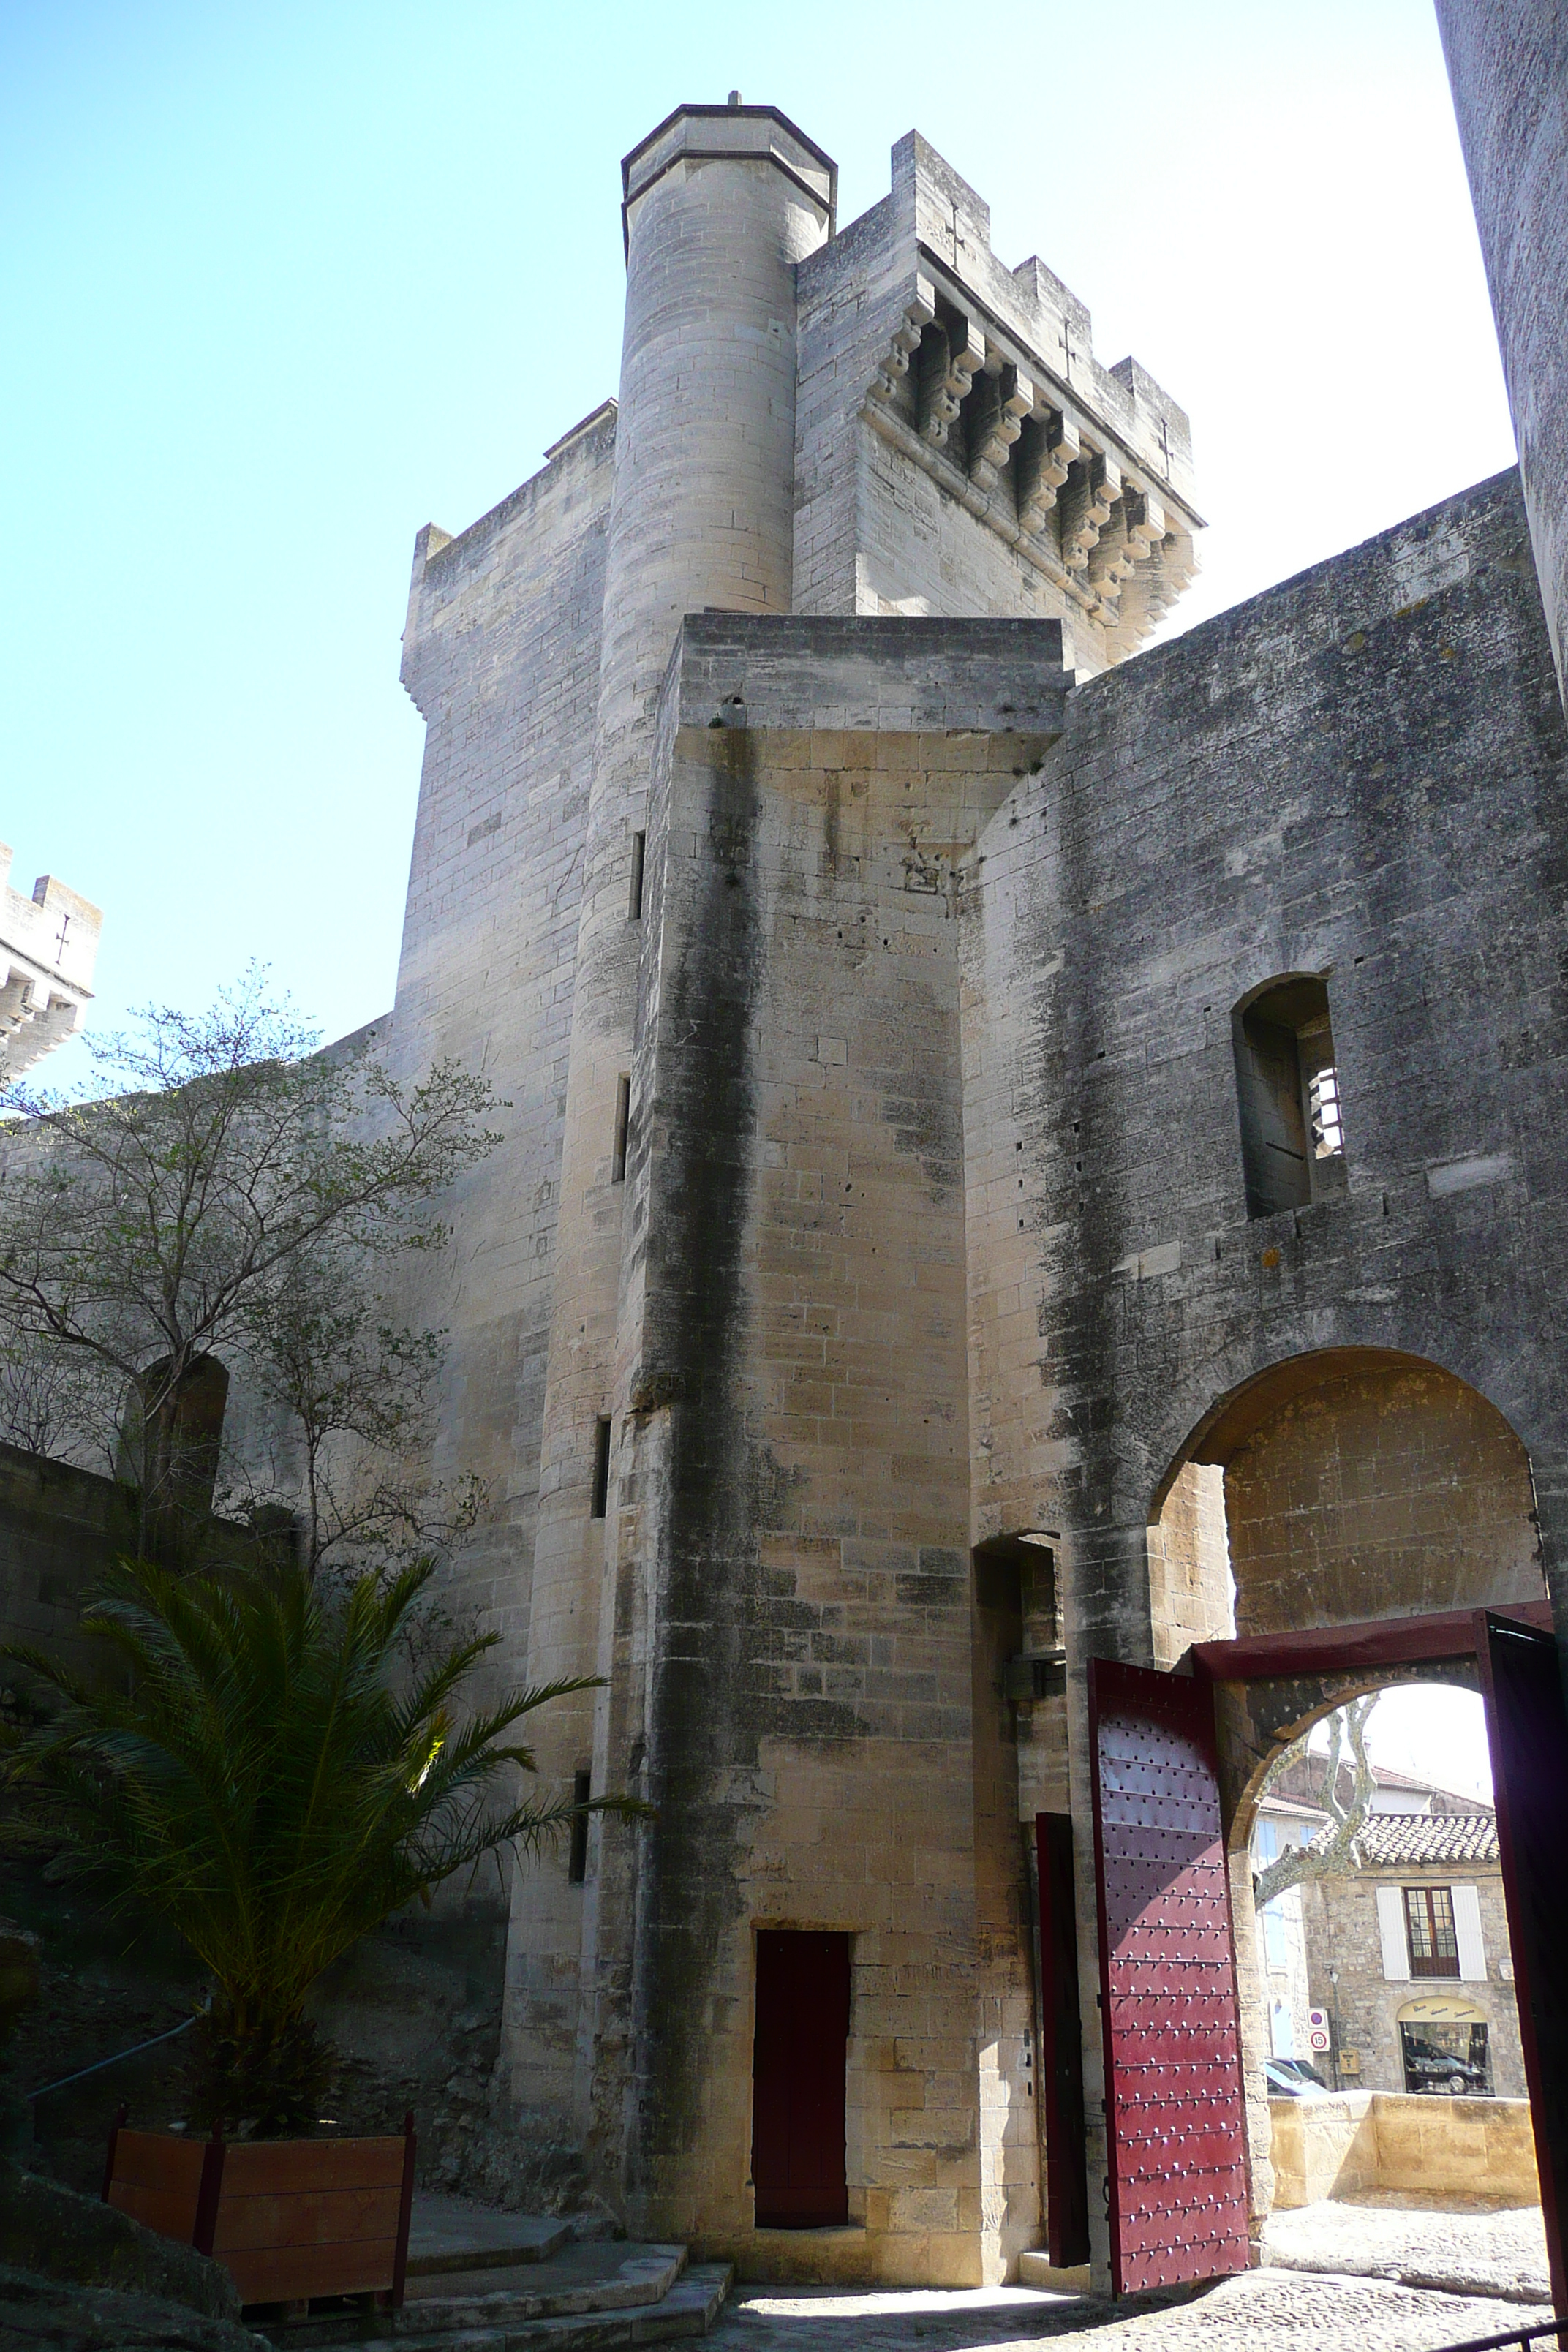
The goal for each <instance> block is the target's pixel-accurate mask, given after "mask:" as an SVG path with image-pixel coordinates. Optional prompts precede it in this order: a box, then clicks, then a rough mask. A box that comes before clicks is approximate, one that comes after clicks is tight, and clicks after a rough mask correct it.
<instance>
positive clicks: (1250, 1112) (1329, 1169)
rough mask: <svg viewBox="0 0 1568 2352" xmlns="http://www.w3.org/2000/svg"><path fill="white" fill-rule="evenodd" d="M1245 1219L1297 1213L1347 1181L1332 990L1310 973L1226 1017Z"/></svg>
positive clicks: (1261, 993)
mask: <svg viewBox="0 0 1568 2352" xmlns="http://www.w3.org/2000/svg"><path fill="white" fill-rule="evenodd" d="M1231 1034H1232V1039H1233V1042H1234V1044H1235V1047H1236V1100H1237V1111H1238V1113H1239V1115H1240V1119H1241V1160H1242V1167H1243V1171H1244V1172H1245V1174H1246V1178H1247V1215H1248V1216H1249V1217H1270V1216H1272V1215H1273V1214H1274V1213H1275V1212H1276V1210H1279V1209H1299V1208H1302V1207H1304V1206H1305V1205H1306V1203H1307V1202H1309V1201H1318V1200H1321V1199H1322V1198H1323V1197H1324V1196H1325V1195H1326V1194H1327V1193H1329V1192H1342V1190H1343V1189H1344V1181H1345V1137H1344V1119H1343V1114H1342V1108H1341V1103H1340V1075H1339V1069H1338V1066H1337V1064H1336V1062H1335V1059H1334V1036H1333V1028H1332V1024H1331V1022H1330V1019H1329V992H1328V988H1327V986H1326V985H1325V983H1324V982H1323V981H1322V980H1321V978H1320V977H1318V976H1317V975H1316V974H1313V973H1301V974H1296V975H1293V976H1292V977H1290V978H1289V979H1286V980H1276V981H1271V982H1269V983H1268V986H1267V987H1266V988H1262V989H1258V990H1257V991H1256V992H1254V993H1253V994H1252V995H1250V996H1246V997H1243V999H1242V1001H1241V1003H1239V1004H1238V1005H1237V1008H1236V1011H1235V1012H1234V1013H1232V1015H1231Z"/></svg>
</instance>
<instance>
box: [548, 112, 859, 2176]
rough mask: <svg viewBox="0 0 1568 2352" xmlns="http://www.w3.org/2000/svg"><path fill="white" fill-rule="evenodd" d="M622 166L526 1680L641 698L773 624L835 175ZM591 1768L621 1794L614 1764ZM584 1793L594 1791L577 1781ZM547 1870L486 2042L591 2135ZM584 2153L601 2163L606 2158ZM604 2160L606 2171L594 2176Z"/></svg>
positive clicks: (608, 1584)
mask: <svg viewBox="0 0 1568 2352" xmlns="http://www.w3.org/2000/svg"><path fill="white" fill-rule="evenodd" d="M622 168H623V185H624V194H625V205H624V213H625V220H626V259H627V283H626V334H625V341H624V345H623V351H622V362H621V387H620V401H619V413H618V415H617V419H616V473H615V491H614V495H613V499H612V502H611V508H610V517H609V526H608V545H607V550H606V556H605V598H604V617H603V636H602V643H601V656H600V674H599V704H598V720H597V730H596V742H595V771H594V784H593V792H592V797H591V800H590V804H589V812H588V820H587V839H586V844H585V850H584V887H583V900H582V911H581V914H580V917H579V928H578V944H577V965H576V973H575V980H574V996H573V1013H572V1045H571V1055H570V1061H569V1066H568V1072H567V1090H566V1120H565V1134H564V1139H563V1156H562V1169H561V1215H560V1224H559V1227H558V1242H559V1250H558V1255H557V1259H556V1264H555V1268H554V1276H553V1287H552V1298H553V1307H552V1318H551V1328H550V1344H549V1352H548V1358H547V1362H546V1368H545V1393H544V1407H543V1431H542V1448H541V1460H540V1496H539V1519H538V1533H537V1539H536V1543H535V1549H534V1559H533V1577H532V1590H531V1601H530V1621H529V1623H530V1630H529V1658H528V1665H529V1677H530V1680H531V1681H532V1682H536V1683H537V1682H547V1681H552V1680H554V1679H556V1678H557V1677H566V1676H571V1675H586V1674H593V1673H595V1671H602V1669H603V1666H604V1664H605V1652H604V1648H603V1643H604V1641H605V1639H606V1638H607V1631H606V1628H607V1617H606V1602H605V1595H606V1592H607V1591H609V1590H610V1589H612V1588H613V1584H614V1546H615V1541H616V1534H615V1529H616V1479H615V1467H614V1461H613V1459H612V1458H607V1457H606V1454H605V1446H606V1443H607V1438H608V1425H609V1423H610V1422H611V1418H612V1416H613V1415H614V1414H615V1413H616V1412H617V1409H618V1405H617V1399H616V1304H617V1294H618V1287H619V1277H620V1271H621V1257H622V1234H621V1203H622V1202H623V1201H624V1200H625V1198H626V1191H627V1187H626V1185H625V1184H624V1183H622V1182H621V1181H620V1179H621V1177H622V1176H623V1175H624V1172H625V1137H626V1099H627V1098H626V1094H625V1091H624V1089H625V1087H626V1074H627V1073H628V1072H629V1070H630V1068H631V1043H632V1026H633V1020H634V1015H635V1010H636V992H637V954H638V947H639V943H640V940H641V937H642V926H641V924H640V923H639V922H637V920H635V919H632V909H631V907H630V899H629V889H630V882H631V876H632V871H633V860H634V856H636V855H637V851H636V849H635V846H634V836H635V835H637V834H638V833H639V832H640V831H641V830H642V826H643V809H644V805H645V800H646V793H647V782H648V769H649V761H650V757H651V752H652V741H653V719H654V712H655V707H656V704H657V700H658V690H659V685H660V681H661V679H662V677H663V674H664V671H665V667H666V665H667V664H668V659H669V654H670V648H671V646H673V644H674V641H675V636H676V632H677V630H678V629H679V625H680V622H681V618H682V615H683V614H686V613H689V612H700V611H701V610H702V609H703V607H704V606H707V605H718V606H721V607H723V608H724V609H726V610H731V611H739V612H748V613H781V614H783V613H787V612H788V611H789V610H790V605H791V574H792V570H793V532H794V476H795V280H794V271H793V265H794V264H795V262H796V261H797V260H799V259H800V258H801V257H803V256H804V255H805V254H808V253H810V252H813V251H814V250H815V249H816V247H818V246H820V245H821V244H822V243H823V241H824V240H825V239H826V237H827V236H829V235H830V234H831V232H832V223H833V205H834V196H835V181H836V172H835V167H834V165H833V164H832V163H831V162H830V161H829V160H828V158H827V157H826V156H825V155H824V154H823V153H822V152H821V150H820V149H819V148H817V147H816V146H814V145H813V144H812V142H811V141H810V140H808V139H806V138H805V137H803V135H802V134H801V133H800V132H799V131H796V130H795V128H794V126H793V125H792V124H790V123H789V122H787V121H785V120H784V117H783V116H782V115H779V114H776V113H775V112H774V111H773V109H772V108H769V107H760V106H753V107H743V106H739V105H733V106H730V107H699V106H689V107H682V108H681V109H679V110H678V111H677V112H676V113H674V114H672V115H671V116H670V117H669V118H668V121H665V122H663V123H661V124H660V125H659V127H658V130H657V131H653V132H652V133H651V134H650V136H649V137H648V138H647V139H646V140H644V141H643V142H642V143H641V145H640V146H638V147H637V148H635V149H634V150H633V152H632V153H631V154H630V155H629V156H627V158H626V162H625V163H624V165H623V167H622ZM637 1108H638V1106H637V1104H636V1102H635V1101H633V1102H631V1104H630V1113H631V1117H632V1118H633V1119H634V1121H635V1119H636V1117H637ZM617 1139H618V1148H617ZM602 1754H603V1749H602V1725H601V1742H600V1755H601V1757H602ZM594 1757H595V1724H594V1703H593V1701H592V1699H591V1698H590V1697H588V1696H583V1697H581V1698H577V1699H574V1700H566V1701H563V1702H562V1703H561V1704H560V1705H558V1706H554V1707H552V1708H551V1709H550V1710H549V1718H548V1722H547V1723H542V1736H541V1740H540V1748H539V1761H540V1768H541V1773H542V1778H543V1779H544V1780H545V1781H546V1782H547V1783H548V1785H549V1787H550V1790H551V1793H552V1795H554V1796H557V1797H568V1796H570V1794H571V1791H572V1787H573V1783H574V1779H575V1778H576V1776H578V1775H580V1774H582V1773H584V1770H585V1769H586V1768H587V1766H588V1764H589V1762H590V1759H593V1758H594ZM608 1778H609V1780H610V1781H611V1783H612V1784H613V1785H619V1784H620V1782H621V1781H622V1780H624V1761H622V1760H619V1759H617V1761H616V1764H615V1765H614V1767H613V1768H611V1769H608ZM593 1785H594V1790H595V1794H598V1793H599V1792H600V1790H601V1789H602V1787H603V1786H604V1780H603V1779H601V1778H600V1777H599V1773H598V1771H595V1780H594V1784H593ZM566 1862H567V1857H566V1855H565V1854H564V1853H563V1854H562V1855H560V1856H559V1857H557V1858H556V1859H555V1861H554V1862H553V1863H551V1862H545V1863H543V1864H541V1865H540V1866H539V1867H538V1868H537V1869H536V1870H535V1871H534V1872H533V1873H532V1874H531V1875H530V1877H529V1879H528V1882H527V1885H526V1892H525V1895H524V1898H523V1900H522V1901H521V1904H520V1906H519V1908H518V1910H517V1911H516V1912H515V1913H514V1916H513V1922H512V1929H511V1940H510V1958H509V1968H508V1978H509V2008H508V2037H509V2043H510V2053H511V2058H512V2067H513V2081H514V2084H515V2085H516V2088H517V2090H518V2091H519V2093H520V2094H521V2096H522V2098H523V2099H524V2101H525V2102H526V2103H527V2104H528V2105H531V2106H533V2107H534V2108H535V2109H536V2110H543V2111H544V2112H545V2114H547V2115H549V2116H553V2117H554V2118H555V2119H556V2121H557V2122H558V2125H559V2127H560V2128H561V2130H562V2132H563V2136H565V2137H574V2138H575V2139H576V2141H577V2143H578V2144H579V2145H581V2144H582V2143H583V2141H584V2139H587V2140H588V2141H589V2143H590V2145H591V2146H592V2144H593V2140H594V2132H593V2126H592V2117H591V2108H592V2105H593V2103H595V2101H597V2102H599V2103H600V2104H601V2105H602V2104H603V2103H604V2102H605V2098H606V2092H605V2084H603V2083H597V2084H595V2080H594V2076H595V2067H594V2066H593V2064H592V2063H589V2062H587V2061H586V2060H585V2059H584V2052H585V2051H587V2050H589V2049H591V2048H592V2046H593V2043H594V2041H595V2035H596V2034H597V2033H598V2032H600V2030H601V2028H600V2025H599V2024H595V2022H594V2021H595V2017H598V2018H599V2019H600V2021H601V2023H602V2018H603V2011H602V2009H601V2008H600V2007H599V1996H600V1990H601V1987H602V1986H603V1985H604V1984H605V1982H606V1981H607V1979H610V1978H613V1977H616V1976H617V1975H621V1976H624V1969H625V1954H624V1951H623V1952H622V1953H621V1954H620V1955H619V1956H617V1955H616V1953H615V1952H612V1951H610V1950H608V1949H607V1948H604V1939H605V1937H612V1936H619V1937H621V1938H622V1940H623V1943H624V1940H625V1937H626V1935H627V1934H628V1933H629V1927H630V1923H629V1921H627V1920H605V1921H601V1920H600V1917H599V1915H598V1911H597V1904H596V1886H595V1880H596V1876H597V1874H596V1873H595V1872H593V1871H590V1872H589V1873H588V1874H587V1881H586V1884H574V1883H573V1882H572V1880H571V1879H570V1877H569V1874H568V1871H567V1868H566ZM597 2071H598V2073H600V2074H602V2073H604V2071H605V2068H604V2064H603V2063H601V2064H600V2066H599V2068H598V2070H597ZM609 2102H610V2104H611V2105H613V2104H614V2097H613V2094H611V2095H609ZM605 2154H606V2151H605V2149H604V2147H603V2146H602V2145H601V2146H600V2147H599V2148H597V2149H596V2150H595V2158H596V2168H602V2167H603V2165H604V2163H605ZM613 2172H614V2160H613V2158H612V2159H610V2162H609V2169H608V2172H607V2173H605V2175H604V2177H605V2179H606V2180H608V2179H611V2178H612V2176H613Z"/></svg>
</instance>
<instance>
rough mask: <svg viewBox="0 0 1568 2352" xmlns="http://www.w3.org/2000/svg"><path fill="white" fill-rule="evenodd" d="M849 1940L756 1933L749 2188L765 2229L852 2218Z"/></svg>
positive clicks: (781, 1931) (794, 1932) (780, 1931)
mask: <svg viewBox="0 0 1568 2352" xmlns="http://www.w3.org/2000/svg"><path fill="white" fill-rule="evenodd" d="M848 2039H849V1938H848V1937H847V1936H838V1935H830V1934H827V1933H818V1932H816V1931H815V1930H803V1929H795V1928H785V1927H763V1928H761V1929H759V1930H758V1934H757V2037H756V2043H755V2051H754V2055H753V2058H752V2181H753V2183H754V2185H755V2189H756V2198H757V2213H756V2221H757V2227H758V2229H759V2230H822V2229H830V2228H832V2227H833V2226H834V2225H835V2224H836V2223H837V2224H842V2223H844V2222H847V2221H848V2219H849V2189H848V2183H847V2176H846V2171H845V2161H844V2065H845V2045H846V2043H847V2041H848Z"/></svg>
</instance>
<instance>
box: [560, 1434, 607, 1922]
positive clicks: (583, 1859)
mask: <svg viewBox="0 0 1568 2352" xmlns="http://www.w3.org/2000/svg"><path fill="white" fill-rule="evenodd" d="M601 1425H603V1424H601ZM593 1787H594V1776H593V1774H592V1772H574V1774H573V1776H572V1802H573V1803H574V1805H585V1804H586V1803H587V1801H588V1799H589V1797H590V1795H591V1794H592V1792H593ZM587 1875H588V1816H587V1814H586V1813H583V1812H580V1813H578V1814H577V1815H576V1816H575V1818H574V1821H573V1823H572V1850H571V1852H570V1853H569V1854H568V1855H567V1858H566V1876H567V1879H568V1881H569V1882H570V1884H571V1885H574V1886H581V1885H582V1884H583V1882H584V1879H585V1878H586V1877H587Z"/></svg>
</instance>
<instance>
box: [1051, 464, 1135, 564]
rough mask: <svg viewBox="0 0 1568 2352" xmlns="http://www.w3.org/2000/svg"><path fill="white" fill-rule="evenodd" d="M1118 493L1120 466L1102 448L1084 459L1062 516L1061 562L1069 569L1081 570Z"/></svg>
mask: <svg viewBox="0 0 1568 2352" xmlns="http://www.w3.org/2000/svg"><path fill="white" fill-rule="evenodd" d="M1120 497H1121V467H1120V466H1119V465H1118V464H1117V462H1116V460H1115V458H1114V457H1108V456H1107V455H1105V453H1104V452H1101V453H1100V454H1099V455H1098V456H1095V457H1089V458H1087V459H1086V460H1085V464H1084V470H1083V478H1082V480H1081V482H1079V483H1077V484H1075V485H1074V486H1073V489H1072V492H1071V497H1070V509H1071V510H1070V512H1068V511H1064V513H1063V516H1062V562H1064V563H1065V564H1066V566H1067V568H1068V571H1069V572H1081V571H1082V570H1083V569H1084V567H1085V566H1086V564H1087V563H1088V562H1089V556H1090V554H1091V552H1092V551H1093V550H1094V547H1095V545H1096V543H1097V542H1098V541H1099V538H1100V532H1101V531H1102V530H1104V529H1105V526H1106V524H1107V523H1108V522H1109V521H1110V509H1111V508H1112V507H1113V506H1114V505H1115V504H1116V501H1117V499H1119V498H1120Z"/></svg>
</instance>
